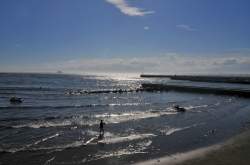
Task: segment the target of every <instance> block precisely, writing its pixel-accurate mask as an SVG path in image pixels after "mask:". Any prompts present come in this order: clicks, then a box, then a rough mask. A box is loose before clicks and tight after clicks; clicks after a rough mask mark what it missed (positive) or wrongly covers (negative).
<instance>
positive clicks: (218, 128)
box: [0, 73, 250, 164]
mask: <svg viewBox="0 0 250 165" xmlns="http://www.w3.org/2000/svg"><path fill="white" fill-rule="evenodd" d="M142 83H158V84H175V85H192V86H206V87H223V88H238V89H248V90H249V89H250V86H249V85H243V84H226V83H206V82H189V81H174V80H170V79H169V78H140V76H139V75H131V74H120V75H113V74H112V75H74V74H24V73H8V74H0V114H1V115H0V164H95V163H100V162H101V163H102V164H110V163H111V161H110V160H112V164H121V163H122V164H131V163H134V162H137V161H142V160H146V159H151V158H156V157H160V156H165V155H171V154H175V153H177V152H186V151H188V150H191V149H196V148H198V147H203V146H207V145H211V144H214V143H217V142H219V141H222V140H225V139H227V138H229V137H231V136H232V135H233V134H235V133H239V132H240V131H241V130H244V129H246V128H247V127H246V125H247V124H248V122H249V116H250V111H249V110H250V105H249V99H248V98H241V97H238V96H229V95H213V94H205V93H204V94H196V93H185V92H176V91H168V92H126V93H125V92H124V93H100V94H80V93H79V91H85V90H119V89H123V90H125V89H126V90H128V89H136V88H139V87H140V85H141V84H142ZM14 96H16V97H21V98H23V100H24V101H23V102H22V103H11V102H10V101H9V100H10V98H11V97H14ZM174 105H179V106H181V107H184V108H185V109H186V110H187V111H186V112H183V113H181V112H176V111H175V110H173V109H172V107H173V106H174ZM100 120H103V121H104V123H105V125H104V130H105V134H104V136H100V132H99V131H100V129H99V123H100ZM145 158H146V159H145Z"/></svg>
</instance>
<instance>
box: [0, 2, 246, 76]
mask: <svg viewBox="0 0 250 165" xmlns="http://www.w3.org/2000/svg"><path fill="white" fill-rule="evenodd" d="M249 18H250V1H249V0H240V1H236V0H72V1H70V0H36V1H34V0H21V1H20V0H1V1H0V22H1V24H0V72H56V71H58V70H62V71H64V72H79V73H90V72H91V73H92V72H97V73H100V72H136V73H249V72H250V30H249V29H250V19H249Z"/></svg>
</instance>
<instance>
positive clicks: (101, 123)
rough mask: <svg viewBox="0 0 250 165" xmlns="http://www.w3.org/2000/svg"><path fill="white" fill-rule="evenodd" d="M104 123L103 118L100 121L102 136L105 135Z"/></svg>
mask: <svg viewBox="0 0 250 165" xmlns="http://www.w3.org/2000/svg"><path fill="white" fill-rule="evenodd" d="M103 125H105V123H103V122H102V120H101V122H100V135H101V132H102V136H103V135H104V129H103Z"/></svg>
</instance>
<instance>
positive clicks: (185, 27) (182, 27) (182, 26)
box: [177, 25, 196, 30]
mask: <svg viewBox="0 0 250 165" xmlns="http://www.w3.org/2000/svg"><path fill="white" fill-rule="evenodd" d="M177 27H178V28H181V29H183V30H196V29H193V28H190V27H189V25H178V26H177Z"/></svg>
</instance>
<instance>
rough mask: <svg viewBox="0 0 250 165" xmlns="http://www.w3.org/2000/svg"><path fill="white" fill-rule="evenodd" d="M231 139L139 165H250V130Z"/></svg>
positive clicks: (139, 164) (247, 129)
mask: <svg viewBox="0 0 250 165" xmlns="http://www.w3.org/2000/svg"><path fill="white" fill-rule="evenodd" d="M245 129H246V130H245V131H244V132H242V133H240V134H236V135H234V136H233V137H232V138H231V139H229V140H227V141H224V142H221V143H219V144H216V145H213V146H209V147H205V148H201V149H197V150H194V151H189V152H187V153H177V154H175V155H171V156H168V157H163V158H158V159H154V160H150V161H147V162H141V163H138V164H137V165H142V164H144V165H145V164H146V165H152V164H154V165H211V164H213V165H238V164H239V165H249V164H250V128H249V127H248V128H245Z"/></svg>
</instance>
